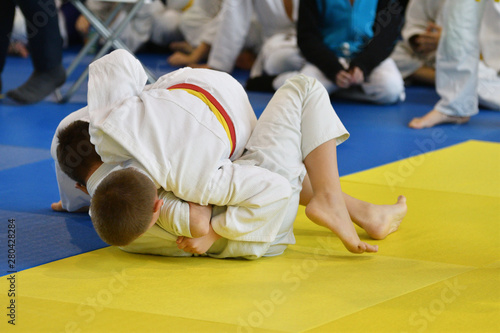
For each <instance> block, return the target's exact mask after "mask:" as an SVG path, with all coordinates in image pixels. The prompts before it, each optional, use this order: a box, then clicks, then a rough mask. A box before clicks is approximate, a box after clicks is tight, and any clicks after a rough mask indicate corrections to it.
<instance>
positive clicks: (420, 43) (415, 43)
mask: <svg viewBox="0 0 500 333" xmlns="http://www.w3.org/2000/svg"><path fill="white" fill-rule="evenodd" d="M442 30H443V29H442V27H441V26H439V25H437V24H435V23H433V22H429V24H428V25H427V29H426V30H425V32H424V33H422V34H419V35H415V36H412V37H411V38H410V45H411V47H412V49H413V51H414V52H416V53H418V54H421V55H427V54H429V53H431V52H434V51H436V50H437V48H438V45H439V39H440V38H441V31H442Z"/></svg>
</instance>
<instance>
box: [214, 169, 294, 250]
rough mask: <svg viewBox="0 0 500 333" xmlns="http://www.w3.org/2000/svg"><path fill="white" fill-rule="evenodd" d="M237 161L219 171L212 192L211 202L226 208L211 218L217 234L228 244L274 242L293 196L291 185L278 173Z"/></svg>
mask: <svg viewBox="0 0 500 333" xmlns="http://www.w3.org/2000/svg"><path fill="white" fill-rule="evenodd" d="M244 163H245V161H243V162H241V161H236V162H234V163H228V164H225V165H224V166H222V167H220V168H219V170H218V171H217V173H216V175H215V176H214V177H213V179H212V182H211V186H210V188H209V193H207V195H208V196H209V198H208V202H209V203H210V204H213V205H217V206H227V210H226V212H225V213H223V214H219V215H216V216H213V217H212V223H211V225H212V227H213V229H214V231H215V232H216V233H217V234H218V235H220V236H222V237H224V238H227V239H229V240H239V241H253V242H271V241H273V240H274V238H275V236H276V233H277V232H278V230H279V228H280V226H281V223H282V222H283V218H284V216H285V213H286V208H287V206H288V203H289V198H290V195H291V186H290V182H289V181H288V180H287V179H285V178H284V177H282V176H280V175H279V174H277V173H274V172H271V171H269V170H266V169H264V168H261V167H257V166H254V165H248V164H247V165H245V164H244Z"/></svg>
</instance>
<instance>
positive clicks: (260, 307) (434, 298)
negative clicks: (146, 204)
mask: <svg viewBox="0 0 500 333" xmlns="http://www.w3.org/2000/svg"><path fill="white" fill-rule="evenodd" d="M499 156H500V144H491V143H484V142H474V141H471V142H467V143H464V144H460V145H457V146H453V147H450V148H447V149H443V150H440V151H436V152H432V153H429V154H425V155H423V156H420V157H414V158H421V161H422V162H421V163H420V164H418V165H417V163H415V161H413V163H414V165H413V171H412V172H411V173H410V172H408V173H405V174H404V175H403V174H401V173H399V174H398V172H401V170H403V165H405V164H408V163H411V161H409V160H403V161H399V162H396V163H392V164H389V165H385V166H382V167H379V168H375V169H372V170H368V171H365V172H361V173H358V174H354V175H350V176H347V177H344V178H343V179H342V186H343V188H344V191H345V192H347V193H349V194H351V195H353V196H356V197H358V198H360V199H364V200H368V201H372V202H375V203H392V202H394V201H395V199H396V197H397V194H404V195H406V196H407V198H408V205H409V211H408V215H407V217H406V219H405V221H404V222H403V224H402V225H401V228H400V231H398V232H397V233H395V234H393V235H391V236H389V237H388V238H387V239H386V240H384V241H370V242H371V243H373V244H378V245H379V247H380V250H379V253H377V254H373V255H353V254H349V253H348V252H347V251H346V250H344V248H343V246H342V244H341V242H340V241H339V240H338V238H337V237H335V236H334V235H332V234H331V233H329V232H328V231H327V230H326V229H322V228H320V227H317V226H315V225H313V224H312V223H311V222H309V221H308V220H307V218H306V217H305V214H304V211H303V209H300V210H299V215H298V218H297V222H296V225H295V232H296V236H297V237H296V238H297V244H296V245H293V246H290V248H289V249H288V250H287V251H286V253H285V254H284V255H282V256H280V257H276V258H264V259H260V260H257V261H243V260H217V259H210V258H165V257H154V256H143V255H132V254H128V253H124V252H122V251H120V250H118V249H116V248H105V249H101V250H98V251H93V252H90V253H86V254H82V255H78V256H75V257H72V258H67V259H64V260H60V261H57V262H53V263H49V264H46V265H43V266H40V267H36V268H32V269H29V270H26V271H23V272H20V273H18V274H17V276H16V283H17V286H16V289H17V297H16V325H15V327H13V326H12V325H10V324H8V322H7V321H8V320H9V317H8V316H5V315H4V316H2V317H3V319H2V322H1V323H0V328H1V331H2V332H6V331H17V332H424V331H427V332H498V331H500V320H499V318H500V307H499V304H500V288H499V287H498V286H500V245H499V244H500V225H499V223H500V192H499V189H500V175H499V172H500V162H499ZM389 173H393V174H396V175H399V176H400V177H401V179H402V180H403V181H402V182H399V183H388V182H387V178H386V176H387V174H389ZM401 179H399V180H401ZM359 234H360V237H361V238H363V239H367V236H366V235H365V234H364V233H363V231H361V230H359ZM0 288H2V289H1V290H2V296H1V297H0V300H1V302H2V303H1V304H2V308H3V309H4V313H6V314H8V312H9V310H8V309H6V307H7V306H8V304H9V303H8V302H9V298H8V297H7V292H3V291H7V290H8V280H7V278H6V277H2V282H1V283H0ZM5 304H6V305H7V306H4V305H5Z"/></svg>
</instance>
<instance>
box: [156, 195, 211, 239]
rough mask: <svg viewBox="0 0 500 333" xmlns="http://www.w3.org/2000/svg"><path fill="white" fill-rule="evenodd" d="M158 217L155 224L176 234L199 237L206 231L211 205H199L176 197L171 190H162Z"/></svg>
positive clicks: (208, 224) (207, 229)
mask: <svg viewBox="0 0 500 333" xmlns="http://www.w3.org/2000/svg"><path fill="white" fill-rule="evenodd" d="M159 198H160V199H163V206H162V207H161V212H160V217H159V219H158V221H157V222H156V224H157V225H158V226H159V227H161V228H162V229H163V230H165V231H167V232H169V233H171V234H174V235H176V236H186V237H190V238H191V237H201V236H203V235H205V234H207V233H208V231H209V226H210V219H211V217H212V206H210V205H209V206H201V205H198V204H195V203H192V202H186V201H184V200H181V199H179V198H177V197H176V196H175V195H174V194H173V193H172V192H166V191H162V192H161V193H160V194H159Z"/></svg>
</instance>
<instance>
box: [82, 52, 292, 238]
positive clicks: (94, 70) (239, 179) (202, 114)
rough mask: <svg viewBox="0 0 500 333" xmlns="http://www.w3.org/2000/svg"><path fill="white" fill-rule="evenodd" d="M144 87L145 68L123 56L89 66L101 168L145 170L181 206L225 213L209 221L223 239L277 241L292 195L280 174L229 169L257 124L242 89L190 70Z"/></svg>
mask: <svg viewBox="0 0 500 333" xmlns="http://www.w3.org/2000/svg"><path fill="white" fill-rule="evenodd" d="M146 80H147V78H146V74H145V72H144V69H143V67H142V65H141V64H140V62H139V61H138V60H137V59H135V58H134V57H133V56H132V55H131V54H130V53H128V52H126V51H124V50H117V51H114V52H112V53H111V54H109V55H107V56H105V57H103V58H101V59H99V60H97V61H96V62H94V63H93V64H91V65H90V72H89V89H88V108H89V117H90V136H91V141H92V143H93V144H94V145H95V146H96V151H97V153H98V154H99V155H100V156H101V158H102V160H103V162H104V163H110V164H121V165H122V166H125V167H127V166H130V165H132V166H135V167H139V168H143V171H144V172H145V173H146V174H148V175H149V177H150V178H151V179H152V180H153V181H154V182H155V183H156V185H157V188H160V187H161V188H163V189H164V190H166V191H170V192H172V193H173V194H174V195H175V196H176V197H178V198H180V199H182V200H185V201H191V202H195V203H198V204H202V205H207V204H212V205H217V206H228V209H227V211H226V214H221V215H218V216H217V217H216V218H214V219H213V220H212V227H213V228H214V230H215V232H217V233H218V234H219V235H220V236H222V237H224V238H227V239H230V240H242V241H258V242H270V241H272V240H274V238H275V236H276V233H277V231H278V228H279V226H280V224H281V221H282V219H283V216H284V214H285V208H286V205H287V202H288V198H289V196H290V193H291V188H290V184H289V182H288V181H287V180H286V179H285V178H284V177H282V176H280V175H278V174H275V173H272V172H270V171H268V170H265V169H263V168H260V167H257V166H253V165H245V164H238V162H236V163H233V162H232V160H235V159H236V158H238V157H239V156H241V154H242V153H243V149H244V146H245V144H246V142H247V140H248V138H249V136H250V134H251V131H252V129H253V127H254V126H255V123H256V117H255V114H254V112H253V110H252V107H251V105H250V103H249V101H248V97H247V95H246V93H245V91H244V89H243V87H242V86H241V85H240V84H239V83H238V82H237V81H236V80H235V79H234V78H232V77H231V76H230V75H228V74H225V73H221V72H217V71H211V70H204V69H191V68H185V69H180V70H178V71H175V72H173V73H170V74H167V75H165V76H163V77H161V78H160V79H159V80H158V81H157V82H156V83H155V84H153V85H152V86H151V87H149V89H146V90H144V87H145V84H146ZM179 83H182V84H188V85H193V86H196V87H199V88H202V90H203V91H204V92H205V93H208V95H211V96H212V97H214V98H215V100H216V101H217V102H218V103H220V106H219V107H220V108H223V109H224V110H225V112H226V113H227V116H228V117H229V118H230V119H231V120H232V123H233V125H234V132H235V133H234V135H233V136H230V135H229V134H228V132H227V131H226V130H225V129H224V127H223V126H222V123H223V122H224V121H222V122H221V121H220V120H218V118H217V117H216V115H215V113H214V112H213V111H212V110H211V109H210V107H209V106H208V105H207V103H206V102H205V101H203V100H202V99H201V98H200V97H198V96H194V95H193V94H191V93H189V92H188V91H186V90H183V89H173V90H172V89H170V90H169V89H168V88H171V87H172V86H174V85H177V84H179ZM226 125H227V124H226ZM231 138H232V139H231ZM232 141H234V142H233V145H232V144H231V142H232ZM231 151H233V152H231ZM273 221H277V223H273ZM187 236H189V235H187Z"/></svg>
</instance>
